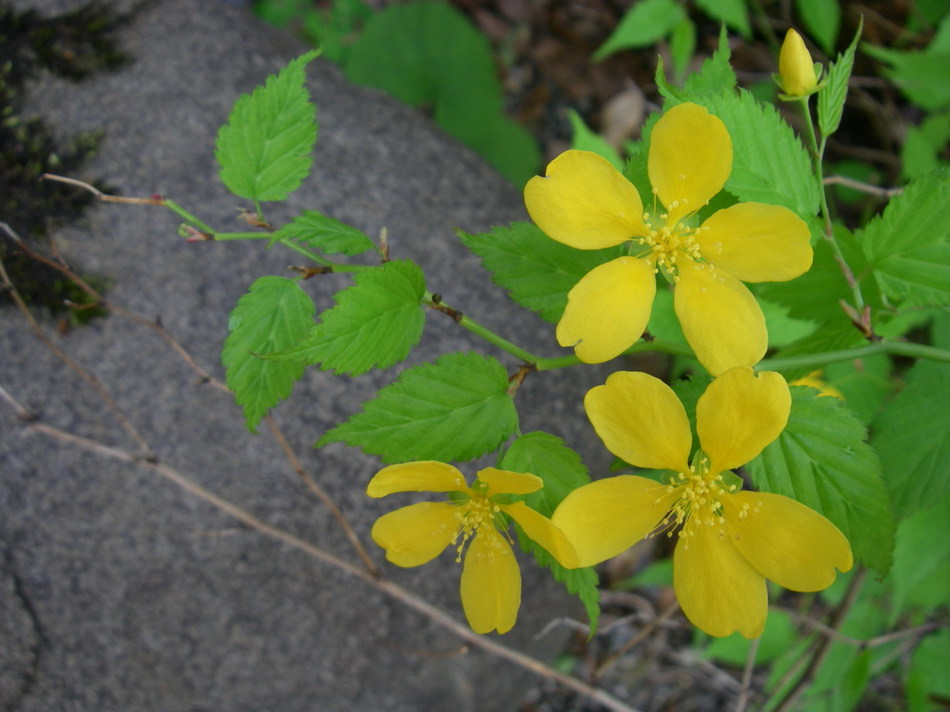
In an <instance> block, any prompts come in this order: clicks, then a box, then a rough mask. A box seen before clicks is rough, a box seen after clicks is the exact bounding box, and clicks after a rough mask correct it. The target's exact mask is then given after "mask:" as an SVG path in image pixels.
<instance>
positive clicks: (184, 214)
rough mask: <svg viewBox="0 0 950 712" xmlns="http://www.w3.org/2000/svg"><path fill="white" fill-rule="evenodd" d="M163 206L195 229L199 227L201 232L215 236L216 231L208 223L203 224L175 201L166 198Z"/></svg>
mask: <svg viewBox="0 0 950 712" xmlns="http://www.w3.org/2000/svg"><path fill="white" fill-rule="evenodd" d="M162 205H164V206H165V207H166V208H168V209H169V210H171V211H172V212H173V213H175V214H176V215H178V217H180V218H182V219H184V220H187V221H188V222H190V223H191V224H193V225H194V226H195V227H197V228H198V229H199V230H201V231H202V232H206V233H208V234H209V235H213V234H214V233H215V229H214V228H213V227H209V226H208V224H207V223H204V222H202V221H201V220H199V219H198V218H196V217H195V216H194V215H192V214H191V213H189V212H188V211H187V210H185V209H184V208H183V207H181V206H180V205H179V204H178V203H176V202H175V201H174V200H169V199H168V198H165V199H164V200H163V201H162Z"/></svg>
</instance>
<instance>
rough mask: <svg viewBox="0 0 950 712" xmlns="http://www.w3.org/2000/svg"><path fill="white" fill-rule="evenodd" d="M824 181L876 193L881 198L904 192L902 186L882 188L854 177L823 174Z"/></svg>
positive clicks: (863, 191) (871, 193) (828, 183)
mask: <svg viewBox="0 0 950 712" xmlns="http://www.w3.org/2000/svg"><path fill="white" fill-rule="evenodd" d="M824 183H825V185H840V186H843V187H845V188H851V189H852V190H858V191H860V192H862V193H867V194H869V195H876V196H878V197H881V198H892V197H894V196H895V195H899V194H900V193H903V192H904V189H903V188H882V187H880V186H877V185H871V184H870V183H865V182H863V181H859V180H855V179H854V178H848V177H847V176H838V175H834V176H825V180H824Z"/></svg>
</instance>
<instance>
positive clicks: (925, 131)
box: [901, 111, 950, 180]
mask: <svg viewBox="0 0 950 712" xmlns="http://www.w3.org/2000/svg"><path fill="white" fill-rule="evenodd" d="M948 142H950V111H944V112H943V113H940V114H934V115H933V116H928V117H927V118H925V119H924V120H923V121H921V122H920V125H919V126H912V127H911V128H909V129H907V138H906V139H905V140H904V145H903V146H901V164H902V165H901V176H902V177H904V178H906V179H907V180H914V179H915V178H921V177H922V176H924V175H926V174H927V173H930V172H931V171H935V170H937V169H938V168H940V167H941V166H946V165H948V164H947V161H945V160H944V159H943V158H942V157H941V156H942V154H943V152H944V150H945V149H946V148H947V144H948Z"/></svg>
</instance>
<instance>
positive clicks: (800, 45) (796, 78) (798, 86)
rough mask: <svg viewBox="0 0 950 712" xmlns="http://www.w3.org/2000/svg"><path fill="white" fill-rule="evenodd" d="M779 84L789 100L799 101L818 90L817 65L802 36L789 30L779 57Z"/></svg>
mask: <svg viewBox="0 0 950 712" xmlns="http://www.w3.org/2000/svg"><path fill="white" fill-rule="evenodd" d="M778 71H779V80H780V81H779V84H780V85H781V87H782V91H783V92H785V94H786V95H787V96H788V97H789V98H795V99H798V98H800V97H803V96H808V95H809V94H813V93H815V92H816V91H817V90H818V75H817V74H815V64H814V62H812V59H811V54H809V52H808V48H807V47H806V46H805V41H804V40H803V39H802V36H801V35H800V34H798V33H797V32H796V31H795V30H793V29H789V31H788V33H786V35H785V41H784V42H783V43H782V49H781V51H780V52H779V55H778Z"/></svg>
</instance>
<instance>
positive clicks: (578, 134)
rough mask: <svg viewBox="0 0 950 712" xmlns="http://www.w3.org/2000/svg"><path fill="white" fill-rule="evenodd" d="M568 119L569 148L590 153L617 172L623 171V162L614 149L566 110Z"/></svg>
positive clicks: (578, 116) (577, 115)
mask: <svg viewBox="0 0 950 712" xmlns="http://www.w3.org/2000/svg"><path fill="white" fill-rule="evenodd" d="M567 116H568V119H569V120H570V122H571V148H573V149H577V150H578V151H591V152H593V153H596V154H598V155H600V156H603V157H604V158H606V159H607V160H608V161H610V162H611V163H612V164H613V166H614V168H616V169H617V170H618V171H622V170H623V161H622V160H621V159H620V155H619V154H618V153H617V151H616V149H614V147H613V146H611V145H610V144H609V143H607V141H606V139H605V138H604V137H603V136H601V135H600V134H596V133H594V132H593V131H591V130H590V129H589V128H588V127H587V124H585V123H584V119H582V118H581V115H580V114H578V113H577V112H576V111H574V109H569V110H568V114H567Z"/></svg>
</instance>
